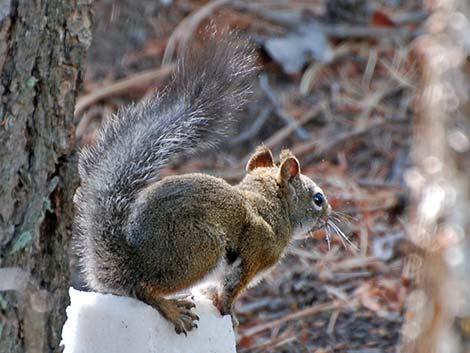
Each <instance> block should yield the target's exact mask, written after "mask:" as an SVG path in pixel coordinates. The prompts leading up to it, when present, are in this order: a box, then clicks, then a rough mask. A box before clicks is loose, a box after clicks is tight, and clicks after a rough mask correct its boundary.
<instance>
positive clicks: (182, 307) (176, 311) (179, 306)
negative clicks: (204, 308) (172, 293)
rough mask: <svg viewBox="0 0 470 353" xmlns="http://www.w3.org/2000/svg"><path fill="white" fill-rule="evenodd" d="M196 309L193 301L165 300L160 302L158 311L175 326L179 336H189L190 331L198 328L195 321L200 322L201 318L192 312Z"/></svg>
mask: <svg viewBox="0 0 470 353" xmlns="http://www.w3.org/2000/svg"><path fill="white" fill-rule="evenodd" d="M194 307H196V305H195V304H194V303H193V302H192V301H191V300H183V299H165V300H163V301H160V303H159V305H158V311H159V312H160V313H161V314H162V316H163V317H164V318H165V319H167V320H168V321H170V322H171V323H172V324H173V325H174V326H175V331H176V333H177V334H180V333H184V334H185V335H187V333H188V331H191V330H192V329H193V328H195V327H197V324H196V323H195V321H197V320H199V317H198V316H197V315H196V314H194V313H193V312H192V311H191V309H192V308H194Z"/></svg>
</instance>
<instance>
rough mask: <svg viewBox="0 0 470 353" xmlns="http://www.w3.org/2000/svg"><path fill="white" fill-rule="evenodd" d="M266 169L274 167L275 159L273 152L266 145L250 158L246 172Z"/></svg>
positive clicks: (260, 147)
mask: <svg viewBox="0 0 470 353" xmlns="http://www.w3.org/2000/svg"><path fill="white" fill-rule="evenodd" d="M266 167H274V158H273V154H272V153H271V150H270V149H269V148H268V147H266V146H265V145H261V146H259V147H258V148H257V149H256V151H255V153H253V155H252V156H251V157H250V160H249V161H248V163H247V165H246V171H247V172H251V171H252V170H253V169H256V168H266Z"/></svg>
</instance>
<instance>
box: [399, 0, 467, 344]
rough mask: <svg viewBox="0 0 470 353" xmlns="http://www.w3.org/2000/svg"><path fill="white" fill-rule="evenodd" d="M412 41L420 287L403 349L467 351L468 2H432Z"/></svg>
mask: <svg viewBox="0 0 470 353" xmlns="http://www.w3.org/2000/svg"><path fill="white" fill-rule="evenodd" d="M428 3H429V4H430V6H431V11H432V16H431V17H430V19H429V20H428V26H427V28H428V30H429V34H427V35H425V36H422V37H421V38H420V39H418V41H417V43H416V44H417V45H416V49H417V53H418V58H419V62H420V63H421V67H422V75H421V77H422V85H421V89H420V95H419V97H418V104H417V105H418V109H417V111H416V115H415V117H416V118H415V126H414V148H413V160H414V163H415V165H416V167H415V168H414V169H413V170H410V171H409V172H408V173H407V181H408V183H409V185H410V187H411V189H412V192H413V197H414V211H413V214H412V217H411V220H412V224H411V227H410V238H411V240H412V241H414V242H415V244H416V245H417V246H418V247H419V248H420V249H421V251H420V254H419V255H418V254H415V255H414V256H413V259H414V260H413V261H412V262H413V263H414V268H415V270H416V271H417V272H416V273H417V284H418V288H417V289H416V290H415V291H414V292H413V293H412V294H411V296H410V299H409V305H408V315H407V317H408V318H409V320H408V321H407V322H406V323H405V325H404V328H403V342H402V343H403V344H402V349H401V351H403V352H413V353H434V352H436V353H438V352H452V353H460V352H470V142H469V141H470V84H469V82H470V24H469V21H470V3H469V2H468V0H439V1H437V0H436V1H434V0H433V1H429V2H428Z"/></svg>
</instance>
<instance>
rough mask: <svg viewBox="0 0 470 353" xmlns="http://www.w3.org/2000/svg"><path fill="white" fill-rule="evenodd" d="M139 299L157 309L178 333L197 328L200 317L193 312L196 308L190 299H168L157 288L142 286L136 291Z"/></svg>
mask: <svg viewBox="0 0 470 353" xmlns="http://www.w3.org/2000/svg"><path fill="white" fill-rule="evenodd" d="M135 294H136V297H137V299H139V300H141V301H143V302H144V303H146V304H148V305H150V306H151V307H153V308H154V309H156V310H157V311H158V312H159V313H160V314H161V315H162V316H163V317H164V318H165V319H166V320H168V321H169V322H171V323H172V324H173V325H174V326H175V331H176V333H178V334H180V333H184V334H185V335H187V332H188V331H191V330H192V329H193V328H195V327H197V324H196V323H195V321H197V320H199V317H198V316H197V315H196V314H195V313H193V312H192V311H191V309H192V308H194V307H196V305H195V304H194V302H193V301H191V300H189V299H166V298H164V297H162V296H161V294H160V293H159V292H158V290H157V289H156V288H155V287H152V286H151V285H147V284H140V285H138V286H137V288H136V290H135Z"/></svg>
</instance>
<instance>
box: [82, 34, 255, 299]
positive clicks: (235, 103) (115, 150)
mask: <svg viewBox="0 0 470 353" xmlns="http://www.w3.org/2000/svg"><path fill="white" fill-rule="evenodd" d="M255 71H256V70H255V65H254V53H253V49H252V48H250V46H249V45H248V44H247V43H246V42H244V41H240V40H239V39H238V38H236V36H234V35H233V34H225V35H224V36H219V37H217V36H214V35H212V38H210V40H207V41H206V43H205V44H204V47H203V48H201V50H195V49H188V50H187V51H186V52H185V53H184V54H183V56H182V58H181V59H180V60H179V62H178V64H177V68H176V70H175V73H174V75H173V79H172V81H171V83H170V84H169V86H168V87H167V88H166V89H165V90H164V91H163V92H162V93H156V94H154V95H153V96H152V97H150V98H148V99H146V100H144V101H142V102H140V103H138V104H135V105H131V106H129V107H126V108H124V109H122V110H120V111H119V112H118V113H117V115H115V116H113V117H111V118H109V119H108V120H107V121H106V123H105V124H104V126H103V127H102V129H101V130H100V132H99V134H98V137H97V140H96V143H95V144H94V145H93V146H91V147H87V148H85V149H83V150H82V151H81V153H80V160H79V174H80V178H81V181H82V184H81V187H80V188H79V189H78V191H77V193H76V196H75V203H76V205H77V217H76V222H75V231H74V233H75V236H74V240H75V241H74V244H75V248H76V250H77V252H78V255H79V257H80V261H81V265H82V269H83V271H84V274H85V278H86V281H87V282H88V285H89V286H90V287H91V288H93V289H95V290H99V291H105V292H114V293H117V294H128V293H127V292H128V291H129V290H130V287H132V283H129V282H128V281H129V278H130V277H132V276H131V274H124V273H122V271H125V270H129V271H132V264H131V263H129V262H128V259H126V258H128V257H129V255H130V252H131V251H132V249H129V248H128V245H127V244H126V243H125V241H123V239H125V234H124V230H125V228H126V220H127V216H128V215H129V212H130V207H131V206H132V203H133V202H134V200H135V199H136V197H137V195H138V194H139V192H140V191H141V190H142V189H143V188H145V187H146V186H147V185H148V184H149V183H152V182H154V181H156V180H158V178H159V170H160V169H161V168H162V167H163V166H164V165H166V164H167V162H168V160H169V158H170V157H172V158H173V157H175V156H176V155H178V154H183V153H184V154H188V153H192V152H195V151H198V150H201V149H206V148H208V147H211V146H213V145H215V144H216V143H217V142H218V141H219V140H220V138H221V137H222V136H223V135H224V134H225V133H226V132H227V128H228V127H229V126H230V125H231V122H232V121H233V120H234V117H235V114H236V112H237V111H239V110H240V109H241V108H242V106H243V105H244V103H245V102H246V98H247V95H248V93H249V92H250V88H251V84H252V81H253V77H254V74H255ZM119 261H125V262H127V264H126V266H118V262H119ZM114 272H121V273H114ZM119 278H121V279H122V281H121V282H119Z"/></svg>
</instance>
